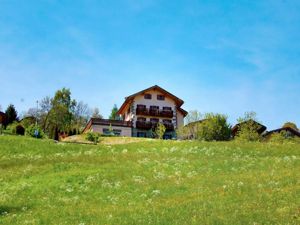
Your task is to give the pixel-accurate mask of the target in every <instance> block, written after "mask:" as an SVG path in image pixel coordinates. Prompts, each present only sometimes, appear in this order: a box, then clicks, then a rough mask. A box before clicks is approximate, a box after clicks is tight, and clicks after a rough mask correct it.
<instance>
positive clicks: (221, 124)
mask: <svg viewBox="0 0 300 225" xmlns="http://www.w3.org/2000/svg"><path fill="white" fill-rule="evenodd" d="M227 118H228V116H227V115H225V114H220V113H206V114H205V119H204V120H202V121H201V122H199V123H200V124H199V128H198V129H199V132H198V138H199V140H205V141H228V140H229V139H230V138H231V136H232V130H231V128H232V126H231V125H230V124H229V123H228V121H227Z"/></svg>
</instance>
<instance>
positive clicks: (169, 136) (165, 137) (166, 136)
mask: <svg viewBox="0 0 300 225" xmlns="http://www.w3.org/2000/svg"><path fill="white" fill-rule="evenodd" d="M164 139H165V140H169V139H172V134H166V135H165V136H164Z"/></svg>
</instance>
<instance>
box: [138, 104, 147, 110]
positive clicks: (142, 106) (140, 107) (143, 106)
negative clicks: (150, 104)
mask: <svg viewBox="0 0 300 225" xmlns="http://www.w3.org/2000/svg"><path fill="white" fill-rule="evenodd" d="M137 107H138V108H139V109H144V108H146V106H145V105H137Z"/></svg>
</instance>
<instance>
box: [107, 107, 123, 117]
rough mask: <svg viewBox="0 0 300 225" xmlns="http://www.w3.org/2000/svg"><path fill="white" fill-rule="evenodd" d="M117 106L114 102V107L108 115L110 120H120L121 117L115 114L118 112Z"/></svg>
mask: <svg viewBox="0 0 300 225" xmlns="http://www.w3.org/2000/svg"><path fill="white" fill-rule="evenodd" d="M118 111H119V110H118V107H117V105H116V104H115V105H114V107H113V108H112V110H111V114H110V116H109V119H110V120H121V117H120V116H116V115H117V112H118Z"/></svg>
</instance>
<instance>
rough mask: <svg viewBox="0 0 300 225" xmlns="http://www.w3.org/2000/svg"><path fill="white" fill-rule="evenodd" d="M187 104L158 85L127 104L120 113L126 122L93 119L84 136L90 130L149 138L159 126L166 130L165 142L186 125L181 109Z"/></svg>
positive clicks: (134, 96) (130, 98)
mask: <svg viewBox="0 0 300 225" xmlns="http://www.w3.org/2000/svg"><path fill="white" fill-rule="evenodd" d="M183 103H184V101H183V100H181V99H180V98H178V97H176V96H175V95H173V94H171V93H170V92H168V91H166V90H164V89H162V88H161V87H159V86H157V85H155V86H152V87H150V88H147V89H145V90H142V91H140V92H137V93H135V94H133V95H130V96H128V97H125V101H124V103H123V104H122V106H121V107H120V109H119V111H118V112H117V116H119V115H121V117H122V121H117V120H103V119H95V118H92V119H91V120H90V121H89V123H88V125H87V126H86V128H85V130H84V132H83V133H85V132H86V131H87V130H91V131H92V132H97V131H98V132H99V133H110V132H109V127H110V124H111V125H112V128H113V133H115V134H119V135H121V136H127V137H148V138H150V137H151V135H150V132H149V131H150V129H151V128H156V126H157V124H158V123H162V124H163V125H164V126H165V127H166V132H165V135H164V139H171V138H173V137H175V136H176V135H175V128H176V127H180V126H182V125H183V119H184V117H185V116H186V115H187V112H186V111H185V110H184V109H182V108H181V106H182V105H183Z"/></svg>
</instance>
